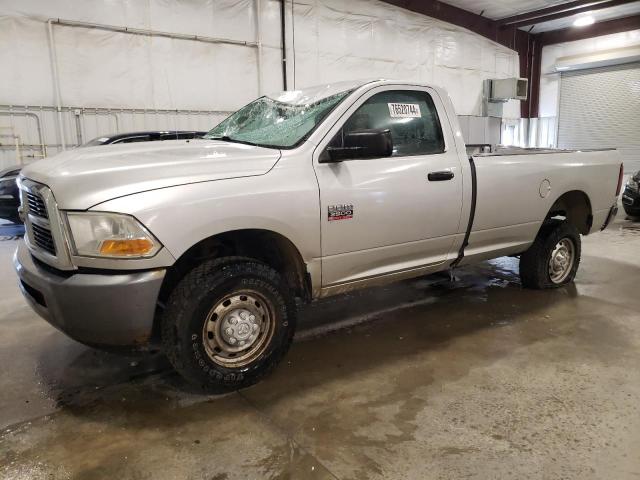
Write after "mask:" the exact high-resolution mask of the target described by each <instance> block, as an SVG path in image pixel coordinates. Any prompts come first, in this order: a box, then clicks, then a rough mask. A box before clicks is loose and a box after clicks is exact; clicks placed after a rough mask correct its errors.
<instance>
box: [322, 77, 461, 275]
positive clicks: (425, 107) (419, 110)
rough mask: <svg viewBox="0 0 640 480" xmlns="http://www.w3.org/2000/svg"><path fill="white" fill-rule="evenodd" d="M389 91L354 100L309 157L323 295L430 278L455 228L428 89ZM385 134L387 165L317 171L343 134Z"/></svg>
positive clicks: (351, 164) (351, 163)
mask: <svg viewBox="0 0 640 480" xmlns="http://www.w3.org/2000/svg"><path fill="white" fill-rule="evenodd" d="M389 88H390V87H389V86H385V87H378V88H377V89H373V90H372V91H370V92H368V93H366V94H364V95H363V96H362V97H361V98H360V99H358V101H356V102H355V103H354V105H353V106H352V107H351V108H350V109H349V110H348V111H347V112H346V113H345V114H344V115H343V117H342V118H341V119H340V121H339V122H338V123H337V124H336V125H334V127H333V128H332V129H331V130H330V131H329V134H328V135H327V136H326V137H325V138H324V139H323V141H322V142H321V143H320V144H319V145H318V148H317V149H316V151H315V152H314V168H315V171H316V175H317V178H318V183H319V187H320V205H321V219H320V221H321V236H322V239H321V249H322V285H323V288H330V287H334V286H341V285H344V284H349V283H352V282H359V281H367V280H368V279H371V278H372V277H379V276H387V275H392V276H413V275H415V274H421V273H428V272H429V271H433V270H437V269H438V268H439V266H441V265H442V263H443V262H444V261H445V260H446V259H447V256H448V254H449V252H450V250H451V247H452V244H453V241H454V238H455V236H456V234H457V233H458V230H459V227H460V216H461V209H462V172H461V165H460V159H459V157H458V154H457V151H456V149H455V143H454V140H453V138H452V137H451V133H450V130H451V129H443V128H442V126H441V123H445V124H447V119H446V116H445V115H446V114H445V112H444V107H443V105H442V103H441V101H440V99H439V98H438V96H437V94H436V93H435V92H434V91H433V90H431V89H428V88H420V87H409V86H398V87H393V90H389ZM387 128H388V129H389V130H390V131H391V135H392V139H393V153H392V155H391V156H390V157H385V158H371V159H345V160H344V161H340V162H337V163H323V160H324V161H326V159H327V154H326V151H325V150H326V148H327V147H332V146H333V147H335V146H339V145H340V142H341V141H342V140H343V139H344V136H345V134H346V133H348V132H353V131H361V130H368V129H387ZM433 173H438V175H435V176H434V175H429V174H433Z"/></svg>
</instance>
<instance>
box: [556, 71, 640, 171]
mask: <svg viewBox="0 0 640 480" xmlns="http://www.w3.org/2000/svg"><path fill="white" fill-rule="evenodd" d="M558 147H560V148H570V149H583V148H618V149H619V150H620V152H621V153H622V156H623V160H624V162H625V170H626V171H627V172H631V171H635V170H640V63H629V64H625V65H614V66H609V67H600V68H592V69H587V70H578V71H575V72H564V73H562V80H561V82H560V112H559V120H558Z"/></svg>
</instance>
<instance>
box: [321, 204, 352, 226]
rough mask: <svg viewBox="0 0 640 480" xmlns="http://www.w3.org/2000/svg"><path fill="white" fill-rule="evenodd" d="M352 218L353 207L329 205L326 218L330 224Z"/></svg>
mask: <svg viewBox="0 0 640 480" xmlns="http://www.w3.org/2000/svg"><path fill="white" fill-rule="evenodd" d="M350 218H353V205H346V204H340V205H329V208H328V217H327V219H328V220H329V221H330V222H333V221H334V220H349V219H350Z"/></svg>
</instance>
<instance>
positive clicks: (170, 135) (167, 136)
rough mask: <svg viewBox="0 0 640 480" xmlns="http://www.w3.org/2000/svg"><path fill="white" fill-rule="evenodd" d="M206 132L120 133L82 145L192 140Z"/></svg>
mask: <svg viewBox="0 0 640 480" xmlns="http://www.w3.org/2000/svg"><path fill="white" fill-rule="evenodd" d="M206 133H207V132H198V131H191V130H167V131H151V132H129V133H118V134H114V135H104V136H102V137H98V138H94V139H93V140H91V141H90V142H87V143H85V144H84V145H82V146H83V147H95V146H98V145H113V144H115V143H134V142H158V141H162V140H191V139H193V138H202V137H203V136H204V135H205V134H206Z"/></svg>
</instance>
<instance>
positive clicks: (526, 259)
mask: <svg viewBox="0 0 640 480" xmlns="http://www.w3.org/2000/svg"><path fill="white" fill-rule="evenodd" d="M580 253H581V240H580V233H579V232H578V230H577V229H576V227H574V226H573V225H572V224H570V223H569V222H567V221H561V220H551V221H548V222H545V223H544V225H543V226H542V228H541V229H540V232H538V235H537V236H536V239H535V241H534V242H533V244H532V245H531V247H529V250H527V251H526V252H524V253H523V254H522V255H521V256H520V280H521V281H522V286H523V287H525V288H533V289H538V290H541V289H547V288H558V287H561V286H563V285H566V284H567V283H571V282H573V280H574V279H575V276H576V272H577V271H578V266H579V265H580Z"/></svg>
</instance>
